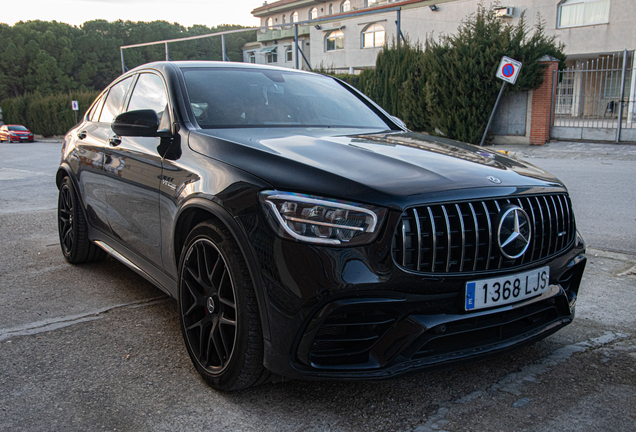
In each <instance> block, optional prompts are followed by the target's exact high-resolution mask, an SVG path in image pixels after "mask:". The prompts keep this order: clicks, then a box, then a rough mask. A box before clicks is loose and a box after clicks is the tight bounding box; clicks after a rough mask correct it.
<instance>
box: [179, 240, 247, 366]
mask: <svg viewBox="0 0 636 432" xmlns="http://www.w3.org/2000/svg"><path fill="white" fill-rule="evenodd" d="M182 271H183V273H182V275H181V283H182V284H183V286H184V288H185V289H184V290H183V291H182V293H181V294H182V295H181V308H182V309H181V313H182V314H183V324H184V327H185V331H186V334H187V338H188V342H189V343H190V346H191V347H192V351H193V352H194V355H195V356H196V357H197V359H198V361H199V363H200V364H201V366H203V368H204V369H205V370H206V371H207V372H210V373H214V374H218V373H220V372H223V370H225V368H226V367H227V365H228V363H229V362H230V359H231V358H232V354H233V353H234V346H235V345H236V295H235V294H234V284H233V283H232V277H231V276H230V273H229V272H228V269H227V265H226V264H225V260H224V259H223V255H221V253H220V252H219V250H218V249H217V248H216V246H215V245H214V243H212V242H211V241H210V240H208V239H206V238H200V239H197V240H196V241H195V242H194V243H192V244H191V245H190V249H188V254H187V256H186V259H185V262H184V264H183V270H182Z"/></svg>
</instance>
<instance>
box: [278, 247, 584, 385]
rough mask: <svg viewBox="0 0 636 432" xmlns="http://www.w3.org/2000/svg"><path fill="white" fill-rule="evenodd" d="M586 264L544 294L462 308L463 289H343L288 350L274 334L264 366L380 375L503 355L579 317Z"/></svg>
mask: <svg viewBox="0 0 636 432" xmlns="http://www.w3.org/2000/svg"><path fill="white" fill-rule="evenodd" d="M585 264H586V258H585V257H584V256H583V255H577V256H576V257H574V258H573V259H571V260H570V261H569V262H568V265H567V266H566V269H565V271H563V272H560V274H558V275H557V276H556V278H557V279H556V280H551V283H552V284H551V285H550V287H549V290H548V291H547V292H545V293H544V294H543V295H541V296H539V297H535V298H532V299H528V300H525V301H522V302H519V303H516V304H512V305H506V306H502V307H499V308H494V309H488V310H480V311H476V312H465V311H462V310H460V309H459V308H458V307H457V305H458V303H459V302H461V301H463V292H462V293H446V294H433V295H426V294H422V295H419V294H403V293H397V292H384V291H379V292H373V293H371V292H367V293H362V292H360V293H355V294H351V295H348V296H347V295H344V296H343V295H340V296H337V297H338V298H336V299H334V300H331V301H327V302H321V304H320V305H319V306H318V307H316V308H315V309H314V313H312V314H310V315H309V317H308V318H307V319H306V320H305V321H304V323H303V325H302V326H300V328H298V329H297V330H295V331H293V332H294V333H295V335H296V337H295V339H294V342H293V343H292V344H291V346H290V347H289V350H288V351H287V350H285V351H283V352H281V351H279V350H277V349H274V345H273V343H277V342H280V340H281V338H279V337H277V334H276V333H273V334H272V341H266V356H265V357H266V361H265V365H266V367H268V368H269V369H270V370H272V371H273V372H276V373H278V374H281V375H284V376H289V377H295V378H304V379H348V380H374V379H387V378H391V377H395V376H400V375H405V374H410V373H415V372H417V371H421V370H424V369H431V368H437V367H445V366H450V365H453V364H457V363H460V362H465V361H474V360H478V359H482V358H486V357H489V356H492V355H496V354H499V353H501V352H504V351H506V350H509V349H513V348H516V347H519V346H522V345H525V344H528V343H532V342H534V341H537V340H540V339H543V338H545V337H547V336H549V335H551V334H553V333H554V332H556V331H558V330H560V329H561V328H563V327H565V326H566V325H568V324H570V323H571V322H572V320H573V319H574V315H575V306H576V299H577V295H578V290H579V286H580V282H581V277H582V275H583V271H584V268H585ZM291 322H292V320H286V321H285V324H287V325H288V324H290V323H291ZM279 324H280V323H279ZM288 330H291V329H290V328H289V327H288ZM272 342H273V343H272Z"/></svg>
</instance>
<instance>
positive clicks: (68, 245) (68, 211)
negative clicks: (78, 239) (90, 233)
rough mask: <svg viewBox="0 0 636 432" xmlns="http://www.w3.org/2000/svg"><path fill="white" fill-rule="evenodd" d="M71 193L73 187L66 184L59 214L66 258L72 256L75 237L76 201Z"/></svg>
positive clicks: (62, 189) (61, 242) (61, 195)
mask: <svg viewBox="0 0 636 432" xmlns="http://www.w3.org/2000/svg"><path fill="white" fill-rule="evenodd" d="M71 193H72V192H71V187H70V186H69V185H68V184H66V183H64V184H62V187H61V188H60V197H59V202H58V209H57V214H58V224H59V231H60V246H62V253H63V254H64V256H69V255H71V251H72V250H73V243H74V237H75V235H74V229H73V228H74V227H73V222H74V221H73V217H74V215H75V200H74V199H73V198H72V197H71Z"/></svg>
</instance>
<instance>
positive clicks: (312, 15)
mask: <svg viewBox="0 0 636 432" xmlns="http://www.w3.org/2000/svg"><path fill="white" fill-rule="evenodd" d="M316 18H318V9H316V8H311V9H310V10H309V19H310V20H315V19H316Z"/></svg>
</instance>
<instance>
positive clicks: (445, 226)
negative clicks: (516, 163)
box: [392, 194, 576, 273]
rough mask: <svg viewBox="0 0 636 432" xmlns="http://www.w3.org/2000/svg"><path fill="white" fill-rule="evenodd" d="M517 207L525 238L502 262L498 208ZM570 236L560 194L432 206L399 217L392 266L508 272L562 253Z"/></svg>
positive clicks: (570, 217) (570, 219) (569, 216)
mask: <svg viewBox="0 0 636 432" xmlns="http://www.w3.org/2000/svg"><path fill="white" fill-rule="evenodd" d="M509 204H512V205H516V206H518V207H520V208H522V209H523V210H524V211H525V212H526V214H527V215H528V218H529V223H530V226H531V230H532V231H531V239H530V245H529V247H528V249H527V251H526V252H525V253H524V254H523V255H522V256H521V257H519V258H517V259H509V258H506V257H505V256H504V255H503V254H502V253H501V251H500V249H499V245H498V241H497V230H498V226H497V223H498V218H499V214H500V213H501V211H502V208H504V206H507V205H509ZM575 236H576V228H575V222H574V213H573V212H572V204H571V202H570V199H569V197H568V196H567V195H566V194H554V195H537V196H523V197H516V198H506V199H491V200H483V201H471V202H458V203H444V204H434V205H428V206H421V207H414V208H409V209H407V210H406V211H405V212H404V213H402V219H401V223H400V224H398V227H397V230H396V232H395V235H394V238H393V248H392V252H393V257H394V259H395V262H396V264H398V265H399V266H401V267H403V268H405V269H408V270H413V271H419V272H423V273H461V272H474V271H484V270H498V269H511V268H514V267H519V266H522V265H525V264H530V263H532V262H534V261H539V260H542V259H544V258H547V257H550V256H552V255H555V254H558V253H559V252H561V251H563V250H564V249H566V248H567V247H568V246H569V245H570V244H571V243H572V242H573V241H574V238H575Z"/></svg>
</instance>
